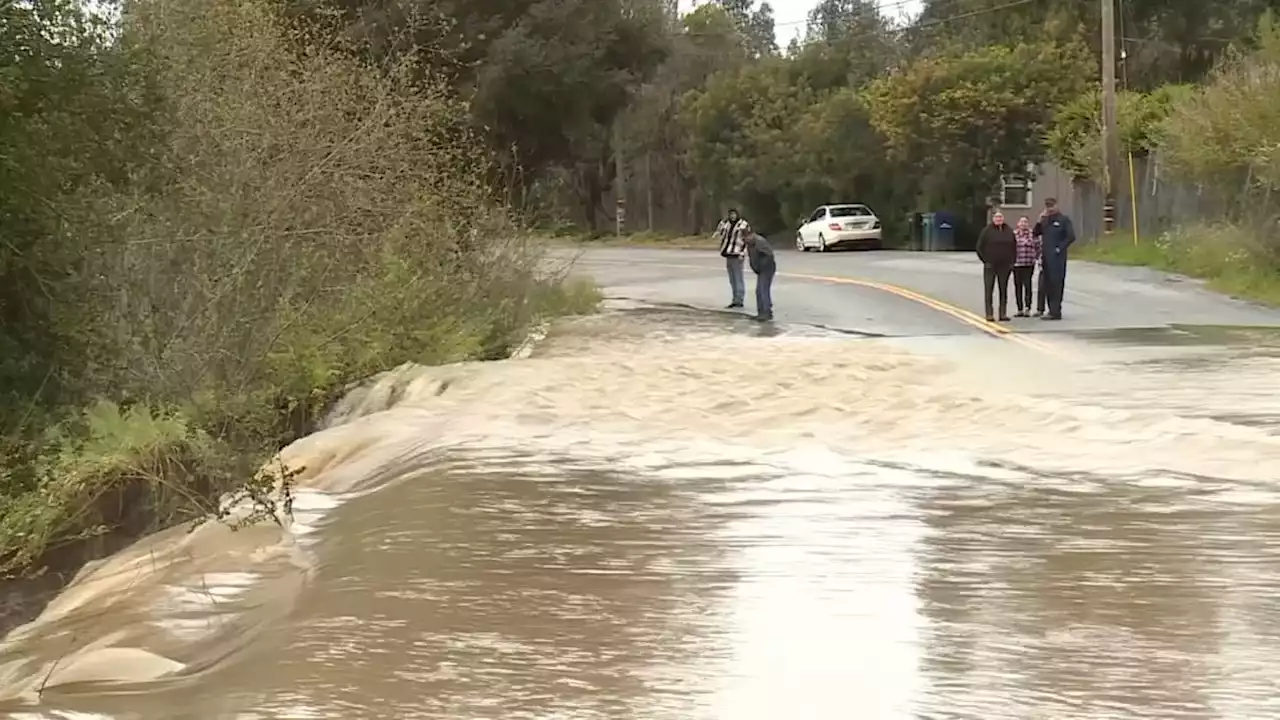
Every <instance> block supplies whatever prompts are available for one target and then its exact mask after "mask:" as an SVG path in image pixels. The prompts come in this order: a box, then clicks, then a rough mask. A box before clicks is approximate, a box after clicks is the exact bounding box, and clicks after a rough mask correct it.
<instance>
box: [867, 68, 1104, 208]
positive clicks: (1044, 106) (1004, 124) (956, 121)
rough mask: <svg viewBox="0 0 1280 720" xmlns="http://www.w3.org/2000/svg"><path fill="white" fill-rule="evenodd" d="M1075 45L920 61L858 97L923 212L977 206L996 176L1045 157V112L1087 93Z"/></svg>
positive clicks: (1086, 74) (1088, 71)
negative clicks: (911, 178)
mask: <svg viewBox="0 0 1280 720" xmlns="http://www.w3.org/2000/svg"><path fill="white" fill-rule="evenodd" d="M1093 68H1094V62H1093V59H1092V58H1091V57H1090V56H1089V53H1088V51H1087V50H1086V49H1085V48H1084V47H1082V46H1079V45H1065V46H1064V45H1054V44H1034V45H1032V44H1023V45H1017V46H1014V47H1007V46H991V47H987V48H984V49H980V50H974V51H970V52H966V53H963V54H959V55H952V56H937V57H922V58H920V59H918V60H916V61H915V62H913V63H911V64H909V65H907V66H906V67H904V68H902V69H901V70H900V71H899V72H896V73H894V74H892V75H890V76H887V77H884V78H882V79H880V80H877V81H875V82H874V83H872V84H871V86H870V87H869V88H868V90H867V95H866V98H867V103H868V105H869V107H870V109H871V122H872V125H873V126H874V127H875V128H876V129H877V130H878V131H879V132H880V133H882V134H883V135H884V137H885V139H886V141H887V144H888V149H889V154H890V157H892V158H894V159H895V160H896V161H897V162H901V163H903V164H904V165H905V166H906V167H909V168H912V169H913V172H914V174H915V175H916V176H917V177H918V178H919V179H920V182H921V192H922V194H923V197H922V199H923V200H924V201H926V202H928V203H931V204H932V203H948V202H961V201H964V202H974V203H977V202H979V201H981V200H982V199H983V198H985V197H986V196H987V194H988V193H990V192H991V191H992V189H993V188H995V187H996V185H997V183H998V182H999V180H1000V177H1001V175H1002V174H1004V173H1007V172H1019V171H1020V170H1021V169H1022V168H1024V167H1025V166H1026V165H1027V163H1032V162H1039V161H1041V160H1042V159H1043V158H1044V156H1045V149H1044V146H1043V142H1042V138H1043V137H1044V134H1045V131H1046V130H1047V129H1048V127H1049V122H1050V120H1051V118H1052V114H1053V109H1054V108H1056V107H1057V106H1059V105H1061V104H1062V103H1064V102H1066V101H1069V100H1071V99H1074V98H1076V97H1078V96H1079V95H1081V94H1082V93H1083V92H1084V91H1085V89H1086V88H1087V87H1088V86H1089V82H1090V80H1091V78H1092V75H1093Z"/></svg>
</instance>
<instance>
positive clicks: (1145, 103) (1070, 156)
mask: <svg viewBox="0 0 1280 720" xmlns="http://www.w3.org/2000/svg"><path fill="white" fill-rule="evenodd" d="M1193 92H1194V89H1193V88H1192V86H1189V85H1166V86H1164V87H1160V88H1156V89H1155V90H1153V91H1151V92H1149V93H1143V92H1133V91H1128V92H1121V93H1119V95H1118V96H1117V99H1116V121H1117V122H1116V124H1117V126H1118V129H1119V131H1120V148H1121V150H1122V151H1123V152H1127V153H1133V154H1134V155H1146V154H1147V153H1150V152H1151V151H1153V150H1155V149H1156V148H1157V147H1159V145H1160V143H1161V140H1162V135H1163V128H1164V121H1165V119H1166V118H1168V117H1169V114H1170V113H1171V112H1173V111H1174V109H1175V108H1176V107H1177V106H1178V104H1179V103H1181V102H1182V101H1183V100H1185V99H1187V98H1188V97H1189V96H1190V95H1191V94H1192V93H1193ZM1045 144H1046V147H1047V149H1048V151H1049V155H1050V156H1051V157H1052V158H1053V160H1054V162H1056V163H1057V164H1058V166H1059V167H1062V168H1063V169H1066V170H1068V171H1070V172H1072V173H1073V174H1074V175H1075V176H1076V177H1080V178H1097V177H1101V174H1102V98H1101V94H1100V93H1099V92H1098V91H1097V89H1096V88H1095V89H1093V90H1091V91H1090V92H1088V93H1086V94H1085V95H1082V96H1080V97H1078V98H1076V99H1075V100H1072V101H1071V102H1069V103H1067V104H1065V105H1063V106H1062V107H1061V108H1059V109H1058V112H1057V113H1056V114H1055V116H1054V120H1053V125H1052V127H1050V129H1049V132H1048V133H1047V134H1046V136H1045Z"/></svg>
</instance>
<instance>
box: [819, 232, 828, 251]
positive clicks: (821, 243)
mask: <svg viewBox="0 0 1280 720" xmlns="http://www.w3.org/2000/svg"><path fill="white" fill-rule="evenodd" d="M826 251H827V239H826V238H824V237H822V236H821V235H819V236H818V252H826Z"/></svg>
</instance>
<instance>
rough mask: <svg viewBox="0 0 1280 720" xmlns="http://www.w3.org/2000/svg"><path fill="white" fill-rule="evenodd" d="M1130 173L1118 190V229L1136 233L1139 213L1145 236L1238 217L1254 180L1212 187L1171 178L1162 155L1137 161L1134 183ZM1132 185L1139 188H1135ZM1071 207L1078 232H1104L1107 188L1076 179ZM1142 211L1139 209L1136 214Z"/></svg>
mask: <svg viewBox="0 0 1280 720" xmlns="http://www.w3.org/2000/svg"><path fill="white" fill-rule="evenodd" d="M1125 165H1126V167H1125V170H1126V173H1125V176H1122V177H1121V178H1120V182H1119V183H1118V185H1119V187H1117V188H1116V229H1115V231H1116V232H1117V233H1126V234H1127V233H1132V232H1133V221H1134V216H1135V215H1136V216H1137V222H1138V233H1139V234H1140V235H1142V236H1145V237H1151V236H1153V235H1158V234H1160V233H1163V232H1165V231H1168V230H1171V229H1173V228H1175V227H1177V226H1179V225H1185V224H1189V223H1195V222H1210V221H1215V220H1223V219H1227V218H1231V217H1235V216H1237V215H1239V214H1240V213H1241V211H1242V210H1247V208H1246V207H1244V205H1246V204H1247V203H1246V200H1245V199H1246V198H1248V197H1249V193H1248V190H1247V188H1248V185H1249V183H1248V178H1247V177H1241V178H1240V179H1239V183H1238V184H1236V183H1225V184H1224V186H1218V187H1207V186H1204V185H1193V184H1189V183H1182V182H1175V181H1170V180H1168V179H1167V178H1165V177H1162V176H1163V175H1167V173H1162V172H1161V168H1160V158H1159V157H1158V156H1156V155H1152V156H1147V157H1136V158H1134V159H1133V173H1132V183H1131V182H1130V178H1129V177H1128V172H1127V171H1128V163H1126V164H1125ZM1131 188H1132V190H1133V191H1136V192H1131ZM1071 194H1072V197H1071V202H1070V205H1069V206H1068V207H1070V208H1071V215H1072V220H1073V221H1074V222H1075V224H1076V232H1077V234H1078V235H1079V237H1080V239H1082V240H1090V239H1095V238H1098V237H1101V236H1102V235H1103V230H1104V228H1103V215H1102V207H1103V200H1104V193H1103V189H1102V186H1101V185H1100V184H1099V183H1097V182H1094V181H1091V180H1085V181H1081V180H1077V181H1075V182H1074V183H1072V190H1071ZM1135 209H1136V213H1135Z"/></svg>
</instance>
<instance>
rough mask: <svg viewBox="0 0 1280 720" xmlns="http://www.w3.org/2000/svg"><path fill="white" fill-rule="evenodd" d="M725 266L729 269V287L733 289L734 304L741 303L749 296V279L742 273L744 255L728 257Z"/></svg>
mask: <svg viewBox="0 0 1280 720" xmlns="http://www.w3.org/2000/svg"><path fill="white" fill-rule="evenodd" d="M724 267H725V269H726V270H728V271H729V289H730V290H731V291H733V303H732V304H734V305H741V304H742V302H743V300H745V299H746V296H747V279H746V278H745V277H743V273H742V256H741V255H738V256H737V257H727V258H725V259H724Z"/></svg>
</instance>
